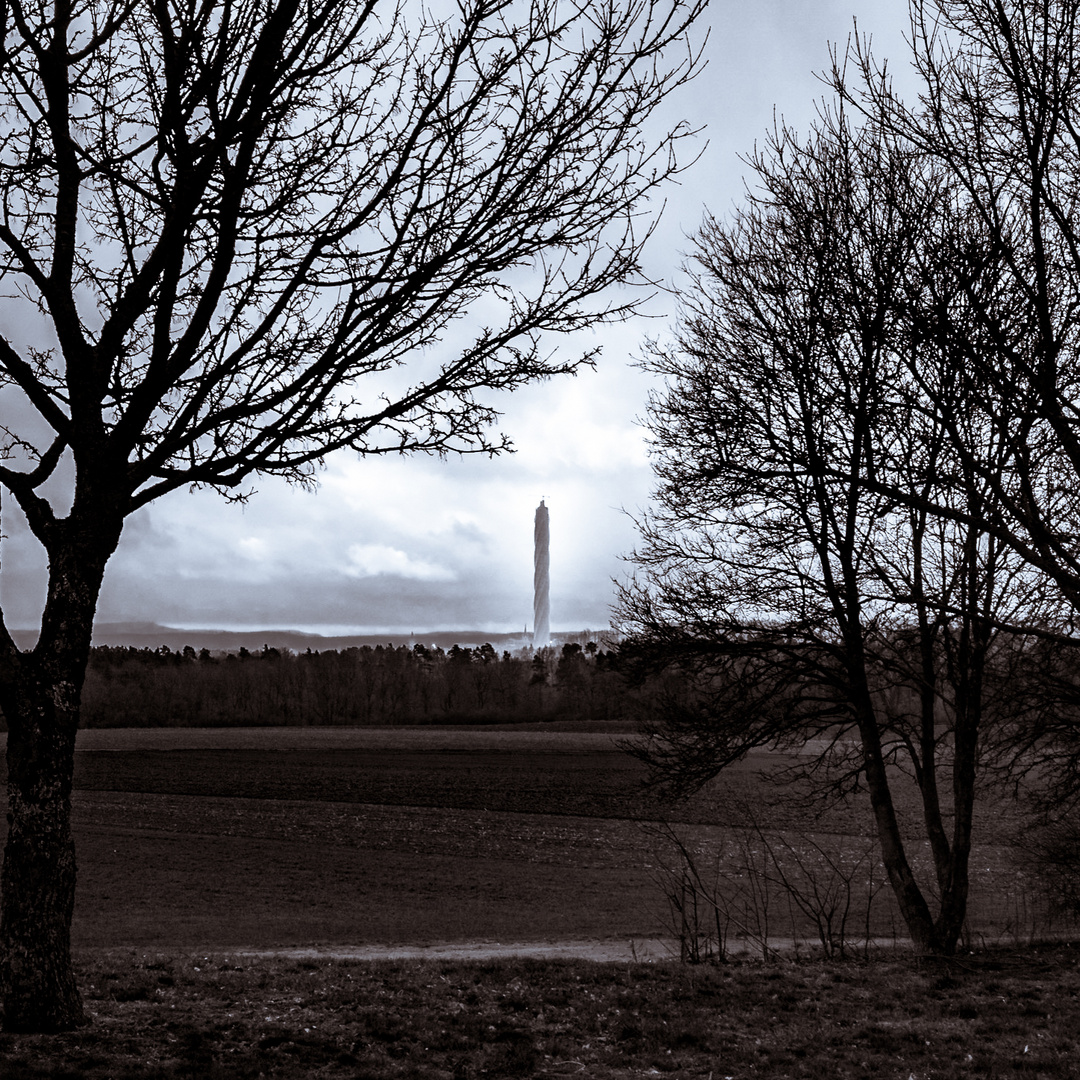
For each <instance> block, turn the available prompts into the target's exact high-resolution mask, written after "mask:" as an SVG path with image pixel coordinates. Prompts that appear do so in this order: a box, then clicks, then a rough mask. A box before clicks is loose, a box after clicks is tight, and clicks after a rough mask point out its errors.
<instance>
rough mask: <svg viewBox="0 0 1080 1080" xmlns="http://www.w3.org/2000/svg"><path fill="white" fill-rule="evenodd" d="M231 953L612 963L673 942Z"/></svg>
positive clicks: (673, 949) (654, 956) (670, 949)
mask: <svg viewBox="0 0 1080 1080" xmlns="http://www.w3.org/2000/svg"><path fill="white" fill-rule="evenodd" d="M230 955H233V956H248V957H280V958H283V959H286V960H501V959H510V958H515V959H520V958H527V959H536V960H604V961H610V962H613V963H620V962H621V963H630V962H633V961H642V960H644V961H650V962H653V961H656V960H670V959H673V958H674V957H677V956H678V945H677V944H676V943H675V942H673V941H669V940H666V939H664V938H638V939H630V940H627V941H611V940H587V941H518V942H502V941H454V942H444V943H442V944H438V945H357V946H342V945H327V946H318V945H315V946H311V947H310V948H298V949H238V950H236V951H234V952H231V953H230Z"/></svg>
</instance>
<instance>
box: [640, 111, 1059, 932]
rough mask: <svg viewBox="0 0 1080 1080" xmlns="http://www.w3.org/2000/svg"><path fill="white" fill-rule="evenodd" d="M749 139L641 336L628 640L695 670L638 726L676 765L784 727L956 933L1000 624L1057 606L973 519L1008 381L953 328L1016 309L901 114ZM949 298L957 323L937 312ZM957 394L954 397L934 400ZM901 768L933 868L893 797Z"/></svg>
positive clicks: (697, 770)
mask: <svg viewBox="0 0 1080 1080" xmlns="http://www.w3.org/2000/svg"><path fill="white" fill-rule="evenodd" d="M753 164H754V167H755V172H756V179H757V181H758V190H759V191H760V194H759V195H758V196H757V197H756V198H755V199H753V200H752V201H751V203H750V205H749V206H747V207H745V208H744V209H742V210H740V211H739V212H738V213H737V214H736V215H735V217H734V221H733V222H732V223H731V224H730V225H724V224H723V223H721V222H719V221H717V220H716V219H713V218H709V219H707V220H706V223H705V225H704V226H703V228H702V229H701V230H700V232H699V233H698V235H697V237H696V250H695V263H694V266H695V271H696V272H695V275H694V277H693V279H692V281H691V283H690V285H689V286H688V287H687V288H686V289H685V290H684V291H683V293H682V303H683V316H682V319H681V321H680V324H679V328H678V332H677V336H676V340H675V342H674V344H673V345H672V346H671V347H670V348H661V347H659V346H657V347H656V348H654V350H653V351H652V353H651V355H650V357H649V359H648V360H647V362H646V366H647V367H648V368H649V369H650V370H652V371H654V372H656V373H657V374H659V375H661V376H663V377H665V379H666V380H667V384H666V389H665V390H664V391H663V392H662V393H659V394H657V395H656V396H655V397H654V399H653V400H652V402H651V404H650V428H651V430H652V432H653V435H654V444H653V445H654V450H655V467H656V472H657V475H658V479H659V488H658V491H657V493H656V504H657V506H656V509H655V511H654V512H653V513H651V514H650V515H649V516H648V517H647V518H646V519H645V520H644V521H643V523H642V533H643V545H642V547H641V549H640V551H638V552H637V553H636V561H637V562H638V563H639V565H640V567H641V574H640V578H639V580H638V582H637V585H636V587H631V588H628V589H627V590H625V591H624V593H623V599H622V609H623V616H624V619H625V620H626V623H627V628H628V629H630V630H632V631H633V633H634V636H633V637H632V638H631V640H630V641H629V642H628V643H627V645H626V646H625V648H624V650H623V651H624V653H625V655H626V656H627V658H628V659H631V658H633V657H635V656H636V657H637V658H638V659H639V661H640V662H644V663H645V664H652V665H654V666H659V667H665V666H666V667H672V666H674V667H675V668H676V669H678V670H681V671H682V672H684V673H685V674H686V675H687V676H688V677H690V678H692V679H693V683H694V685H693V687H692V689H691V691H690V692H687V691H686V690H685V688H681V687H680V692H679V694H678V695H677V696H674V697H673V699H672V700H671V701H670V702H669V704H668V706H667V708H666V709H663V710H660V711H658V714H657V717H656V720H655V722H654V727H653V734H654V735H656V736H659V737H658V738H653V739H650V740H647V741H645V742H643V743H640V744H638V751H637V752H638V753H639V756H641V757H642V758H644V760H646V761H647V763H648V764H649V765H650V766H651V767H652V771H653V775H654V777H655V778H657V779H659V780H661V781H664V782H666V783H667V785H668V787H669V788H672V789H674V790H675V791H677V792H678V791H686V790H688V789H691V790H692V789H694V788H696V787H699V786H700V785H701V784H702V783H704V782H706V781H707V780H708V779H710V778H712V777H713V776H715V775H716V774H717V773H718V772H720V771H721V770H722V769H723V768H725V767H726V766H728V765H730V764H732V763H733V762H735V761H737V760H738V759H740V758H741V757H742V756H743V755H744V754H745V753H746V752H747V751H748V750H751V749H754V748H755V747H770V748H777V747H781V748H782V747H796V748H798V751H799V756H798V757H797V758H796V760H797V761H801V762H802V763H803V764H802V765H797V766H792V768H791V769H790V770H789V775H790V776H791V777H797V778H798V779H799V780H800V782H801V783H803V784H806V785H808V786H809V787H810V788H811V789H813V790H814V791H816V792H818V793H822V792H824V793H832V794H834V795H841V796H842V795H845V794H847V793H849V792H851V791H852V790H854V789H858V788H860V787H863V786H865V789H866V790H867V791H868V793H869V796H870V805H871V812H872V818H873V826H874V828H875V831H876V835H877V837H878V840H879V844H880V848H881V852H882V858H883V861H884V864H885V869H886V871H887V873H888V877H889V882H890V884H891V886H892V889H893V892H894V894H895V896H896V900H897V903H898V906H899V908H900V911H901V913H902V915H903V917H904V919H905V921H906V923H907V926H908V928H909V931H910V933H911V936H912V939H913V940H914V941H915V942H916V943H917V944H918V946H919V947H920V948H923V949H926V950H929V951H933V952H944V953H949V952H952V951H953V950H954V949H955V946H956V943H957V941H958V939H959V936H960V933H961V931H962V928H963V925H964V919H965V915H966V906H967V896H968V858H969V853H970V848H971V833H972V809H973V804H974V794H975V782H976V776H977V768H978V761H979V754H980V748H981V745H982V742H983V741H984V739H985V734H986V728H987V726H988V725H990V724H992V723H997V722H1000V721H1001V719H1002V718H1001V717H999V716H998V715H997V714H996V713H995V703H997V704H998V705H1000V707H999V708H998V709H997V712H1003V711H1004V699H1003V698H1002V697H1001V695H1000V694H999V693H998V690H999V688H998V687H995V684H994V683H993V681H992V680H993V675H994V668H993V664H992V659H993V657H994V655H995V650H998V649H1000V648H1001V646H1000V643H999V642H998V635H999V631H1000V629H1001V627H1002V626H1003V625H1008V624H1010V623H1012V624H1016V623H1021V622H1023V621H1024V620H1030V619H1035V618H1043V617H1046V616H1047V615H1048V613H1050V611H1051V609H1050V608H1048V607H1047V606H1046V605H1045V604H1044V603H1043V591H1042V589H1041V577H1040V575H1038V574H1034V573H1032V572H1031V571H1030V570H1028V569H1027V568H1026V567H1025V565H1024V563H1023V561H1022V560H1021V559H1020V558H1019V557H1018V555H1017V554H1016V553H1015V552H1013V551H1012V550H1011V549H1010V548H1009V547H1008V545H1005V544H1003V543H1002V542H1001V541H1000V540H998V539H997V538H996V537H995V536H993V535H992V534H991V533H989V532H988V531H987V529H986V528H985V527H984V526H983V525H982V523H981V522H982V519H983V517H984V516H985V515H988V514H992V513H993V512H994V511H995V509H996V498H997V496H996V491H997V487H998V486H999V485H997V484H996V483H995V481H997V480H998V475H997V473H996V472H995V471H994V470H995V469H996V470H1002V469H1003V468H1004V467H1005V463H1006V462H1007V461H1008V460H1009V452H1010V448H1011V440H1012V437H1013V434H1014V430H1015V426H1014V425H1015V422H1016V419H1017V417H1018V415H1019V414H1020V413H1021V411H1022V405H1021V403H1019V402H1015V403H1013V402H1010V401H1008V400H1007V399H998V400H997V406H996V410H995V412H994V414H993V417H992V419H991V418H988V417H987V415H986V414H985V413H984V412H983V411H982V410H981V409H980V408H979V403H982V402H984V401H986V400H987V397H988V395H989V393H990V388H987V387H986V386H985V385H984V384H982V383H980V382H979V380H978V379H977V376H974V375H972V374H971V373H969V372H968V370H967V368H966V358H967V352H966V351H965V350H962V349H958V348H957V347H956V345H957V340H959V339H960V338H965V339H966V340H967V341H968V347H970V348H977V347H978V344H979V342H980V340H981V338H982V335H981V333H980V330H979V319H977V318H976V317H975V315H974V309H975V308H976V307H978V308H979V309H980V311H982V310H987V309H989V308H991V307H992V308H994V310H996V311H997V312H998V313H999V315H1001V316H1002V318H1003V319H1004V318H1006V317H1007V316H1008V315H1009V314H1010V313H1011V312H1012V311H1013V309H1012V308H1010V307H1008V306H1007V305H1006V304H1005V303H1004V300H1005V299H1008V298H1010V297H1011V295H1012V294H1011V293H1009V292H1007V291H1006V292H1005V293H1004V295H1003V294H1002V293H1001V291H1000V289H999V286H1000V272H999V271H1000V268H999V266H998V263H997V260H996V255H995V253H994V251H993V248H992V246H990V248H989V250H988V249H987V246H986V245H985V244H984V243H983V234H982V231H981V229H979V227H978V224H977V223H974V224H973V223H972V222H971V221H970V219H969V218H967V217H966V216H965V215H964V214H963V212H962V206H961V204H959V203H958V202H957V199H956V197H955V193H954V191H953V189H952V188H951V187H950V185H949V183H948V181H947V179H946V178H945V177H943V175H942V174H941V172H940V171H939V170H936V169H935V168H934V167H933V163H932V162H930V161H928V159H926V158H925V156H924V155H922V154H921V153H920V152H919V151H918V150H917V149H916V148H913V147H911V146H910V145H909V144H907V143H905V142H904V141H902V140H896V139H892V138H889V137H886V136H884V135H883V134H882V133H881V132H880V131H876V130H874V129H873V128H871V127H867V128H864V129H862V130H853V129H852V128H851V127H850V126H849V125H848V123H847V122H846V120H845V118H844V117H843V116H842V115H836V114H826V115H825V116H824V117H823V118H822V120H821V122H820V124H819V127H818V129H817V130H816V131H815V132H814V133H813V134H812V135H811V137H810V138H809V139H807V140H806V141H805V142H799V141H798V140H796V139H795V138H794V137H792V136H791V135H790V133H788V132H783V131H781V132H779V133H777V135H776V136H775V137H774V139H773V140H772V142H771V143H770V144H769V145H768V147H767V148H766V150H765V151H764V152H762V153H761V154H760V155H758V156H757V157H756V159H755V160H754V162H753ZM942 305H943V306H944V307H946V308H947V309H948V311H949V318H950V323H949V325H950V327H951V328H952V329H953V331H955V337H952V336H945V337H941V336H939V335H937V334H931V333H928V327H929V326H931V325H936V324H935V323H934V319H933V314H934V312H936V311H937V309H938V307H939V306H942ZM946 394H951V399H950V411H949V418H948V422H947V423H946V421H945V420H944V419H943V418H942V416H941V415H940V414H939V412H938V410H937V409H936V408H934V407H933V405H932V400H933V399H937V400H942V399H944V397H945V396H946ZM954 431H960V432H962V434H963V438H964V453H962V454H961V453H959V452H957V451H956V450H955V449H954V448H953V446H952V443H951V435H952V433H953V432H954ZM972 456H977V457H978V458H979V460H980V462H981V463H982V468H981V469H980V470H979V471H973V470H971V469H970V468H968V467H967V462H968V460H969V459H970V458H971V457H972ZM990 477H992V478H993V479H991V478H990ZM895 490H904V491H907V492H909V493H913V495H914V496H915V497H914V498H912V499H911V500H910V501H909V502H908V503H907V504H906V505H905V504H904V503H898V502H897V500H895V499H894V498H892V497H891V492H893V491H895ZM931 505H933V506H934V507H939V508H941V510H942V512H940V513H939V512H932V511H931V510H930V509H928V507H930V506H931ZM944 511H949V513H945V512H944ZM810 740H817V741H816V742H810ZM808 742H809V744H810V746H811V747H812V746H817V747H818V748H819V750H818V751H813V750H812V749H809V748H808V746H807V744H808ZM905 777H910V778H911V781H912V782H913V785H914V787H913V791H912V792H911V794H912V795H913V796H914V800H909V802H910V801H914V803H915V805H918V806H919V809H920V812H921V822H920V824H921V827H922V833H923V836H924V837H925V839H926V841H927V844H928V848H929V851H930V855H931V859H932V865H931V867H930V868H929V870H928V875H929V880H927V878H926V877H925V876H924V877H922V880H920V873H919V871H920V869H921V868H919V867H918V866H917V865H916V860H915V859H914V858H913V857H912V855H911V852H910V847H911V844H910V834H908V835H905V826H904V823H903V821H902V820H901V814H900V812H899V810H898V804H899V803H900V800H898V798H897V790H898V789H899V788H900V787H901V786H902V785H903V784H905V783H907V782H908V781H907V780H906V779H905Z"/></svg>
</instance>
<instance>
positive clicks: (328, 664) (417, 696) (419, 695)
mask: <svg viewBox="0 0 1080 1080" xmlns="http://www.w3.org/2000/svg"><path fill="white" fill-rule="evenodd" d="M644 692H645V691H644V690H643V689H642V688H641V687H637V688H634V687H631V686H630V685H629V684H628V683H627V681H626V680H625V679H624V678H623V676H622V675H621V674H620V672H619V670H618V665H617V658H616V656H615V654H613V653H610V652H605V651H604V650H603V649H602V648H600V647H599V646H598V645H597V644H596V643H595V642H592V641H590V642H587V643H586V644H585V645H584V646H583V645H580V644H576V643H571V644H567V645H564V646H563V647H562V649H561V651H560V650H557V649H555V648H548V649H543V650H540V651H539V652H538V653H537V654H536V655H532V654H529V653H525V652H522V653H518V654H515V655H511V654H510V653H508V652H504V653H502V655H501V656H500V655H499V654H498V653H497V652H496V651H495V649H494V648H493V647H492V646H491V645H481V646H479V647H478V648H475V649H468V648H461V647H459V646H456V645H455V646H454V647H452V648H451V649H450V650H448V651H446V650H443V649H441V648H437V647H435V648H428V647H425V646H424V645H414V646H413V647H412V648H409V647H407V646H404V645H402V646H399V647H397V648H394V647H392V646H385V647H383V646H379V647H376V648H370V647H368V646H364V647H362V648H350V649H344V650H342V651H340V652H338V651H324V652H311V651H308V652H304V653H294V652H291V651H289V650H287V649H285V650H279V649H275V648H269V647H264V649H263V650H262V651H261V652H249V651H248V650H246V649H241V650H240V651H239V653H229V654H212V653H210V652H209V650H207V649H203V650H202V651H201V652H196V651H195V649H194V648H192V647H191V646H188V647H186V648H184V649H183V650H182V651H180V652H175V651H173V650H171V649H169V648H168V647H167V646H162V647H160V648H158V649H148V648H145V649H136V648H124V647H114V646H99V647H97V648H94V649H93V650H92V651H91V657H90V666H89V670H88V672H87V677H86V685H85V688H84V690H83V698H82V719H81V724H82V726H83V727H171V726H176V727H188V726H190V727H224V726H247V725H317V724H330V725H333V724H340V725H346V724H359V725H365V724H366V725H376V724H445V723H500V722H503V723H505V722H526V721H536V720H555V719H580V720H593V721H606V720H620V719H625V718H627V717H628V716H630V715H632V713H633V711H634V709H635V705H636V702H637V700H638V699H639V698H640V697H641V695H642V694H643V693H644Z"/></svg>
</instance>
